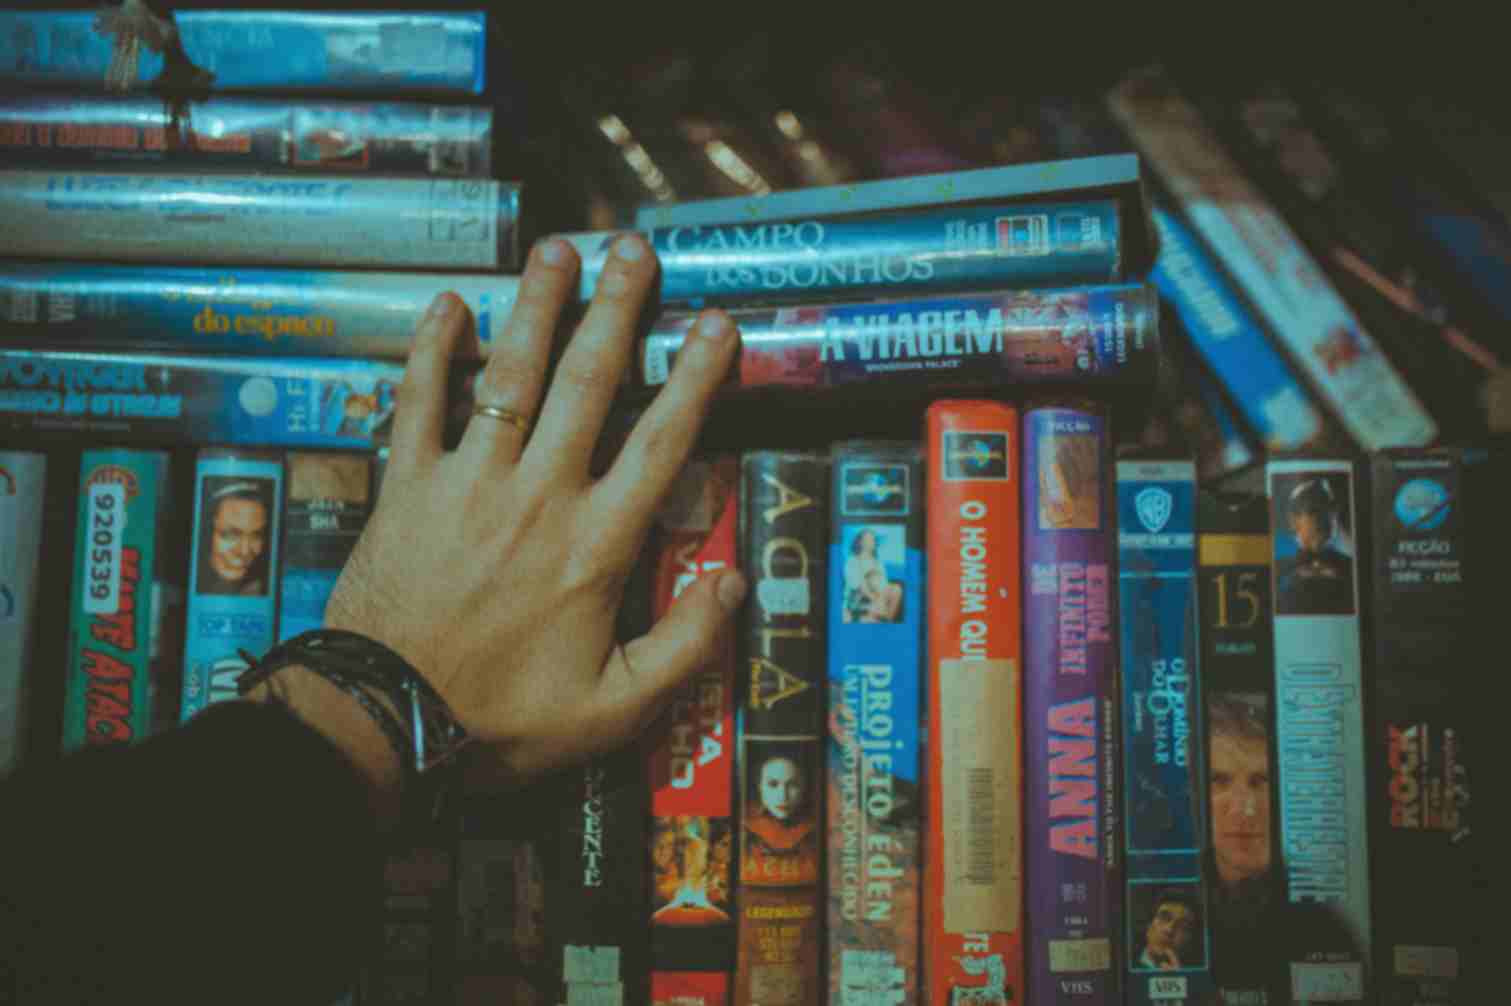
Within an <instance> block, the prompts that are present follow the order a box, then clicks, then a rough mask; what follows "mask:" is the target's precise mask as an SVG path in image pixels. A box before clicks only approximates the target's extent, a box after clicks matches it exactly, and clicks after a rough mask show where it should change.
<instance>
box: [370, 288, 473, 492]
mask: <svg viewBox="0 0 1511 1006" xmlns="http://www.w3.org/2000/svg"><path fill="white" fill-rule="evenodd" d="M469 336H470V337H472V338H473V339H475V338H476V336H475V335H473V332H472V312H471V311H469V310H468V309H467V305H466V304H465V303H463V301H462V299H461V298H460V297H458V296H457V295H456V294H454V293H450V292H447V293H442V294H440V295H438V296H437V297H436V299H435V300H433V301H431V302H430V307H429V309H428V310H427V311H426V312H425V316H424V317H423V318H421V319H420V323H419V325H418V326H416V328H415V335H414V342H413V344H412V345H411V346H410V349H409V362H408V363H407V364H406V365H405V367H404V380H403V382H402V383H401V384H400V385H399V395H398V403H397V407H396V408H395V411H394V420H393V439H392V441H390V445H389V446H390V459H391V461H390V464H391V466H392V467H393V468H394V469H399V468H403V467H406V466H409V465H414V464H423V463H426V462H429V461H433V460H435V458H437V457H439V456H440V453H441V432H442V429H443V428H444V427H445V425H446V377H447V372H448V370H449V369H450V366H451V359H452V357H453V355H455V353H456V351H457V348H458V343H459V342H460V341H461V340H462V339H463V338H464V337H469Z"/></svg>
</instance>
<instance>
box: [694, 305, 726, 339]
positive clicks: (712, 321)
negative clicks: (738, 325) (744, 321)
mask: <svg viewBox="0 0 1511 1006" xmlns="http://www.w3.org/2000/svg"><path fill="white" fill-rule="evenodd" d="M733 331H734V326H733V325H731V324H730V323H729V316H728V315H726V314H725V313H724V312H723V311H714V312H712V313H710V314H705V315H703V316H702V317H701V318H699V319H698V334H699V335H701V336H702V337H703V338H705V339H708V340H710V341H712V342H723V341H724V340H725V339H727V338H728V337H729V335H730V333H731V332H733Z"/></svg>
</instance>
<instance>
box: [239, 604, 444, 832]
mask: <svg viewBox="0 0 1511 1006" xmlns="http://www.w3.org/2000/svg"><path fill="white" fill-rule="evenodd" d="M242 657H243V658H244V659H246V661H247V665H248V666H247V670H246V671H244V672H242V674H241V676H240V677H239V678H238V679H237V683H236V687H237V692H238V694H240V695H246V694H247V693H248V692H250V691H251V690H252V689H253V688H256V687H257V686H258V685H260V684H262V683H263V682H264V681H267V680H268V679H269V678H270V677H271V676H272V675H273V674H274V673H276V672H277V671H279V670H281V669H283V668H285V667H293V666H299V667H303V668H305V669H306V670H308V671H310V672H311V673H313V674H317V675H319V676H320V677H323V678H325V679H326V680H327V681H330V682H331V683H332V684H334V685H336V686H337V687H338V688H341V689H342V690H343V691H345V692H347V693H348V694H350V695H351V696H352V698H353V699H354V700H356V701H357V702H358V704H360V705H361V706H362V708H363V709H364V710H365V711H366V712H367V714H368V715H369V716H371V717H372V718H373V719H374V721H376V722H377V724H378V726H379V728H380V729H382V731H383V734H384V736H385V737H386V738H387V739H388V743H389V744H390V745H391V746H392V747H393V749H394V753H395V754H396V755H397V756H398V758H399V765H400V771H401V775H402V779H403V783H402V789H401V792H400V805H401V808H402V809H401V823H402V824H403V825H404V826H406V827H413V826H418V825H422V824H424V823H425V822H427V821H430V820H433V818H434V815H435V814H436V812H437V808H438V806H439V801H440V798H441V797H442V796H443V795H444V789H445V780H444V778H443V777H444V776H445V774H446V773H444V772H443V771H441V770H442V768H443V767H444V766H446V765H447V763H449V762H450V761H451V759H452V758H453V756H454V755H455V754H456V752H457V751H459V750H460V749H461V748H462V747H464V746H465V745H466V744H467V743H468V741H469V740H470V738H469V737H468V736H467V731H466V730H465V729H464V728H463V727H462V725H461V724H460V723H458V722H457V721H456V718H455V717H454V716H452V714H451V710H450V709H449V708H448V707H447V706H446V702H445V700H444V699H442V698H441V696H440V695H439V694H438V693H437V692H436V691H435V689H434V688H432V687H431V686H430V683H429V682H427V681H426V680H425V679H424V678H423V677H422V676H421V675H420V673H419V672H418V671H416V670H415V669H414V668H413V667H411V666H410V664H409V662H408V661H406V660H405V659H404V658H403V657H401V656H399V655H398V654H397V653H395V652H394V651H393V650H391V649H389V648H388V647H387V646H384V645H383V644H382V643H379V642H378V641H377V640H374V639H370V638H368V637H367V636H363V635H360V634H358V633H355V632H347V631H344V630H340V629H315V630H312V631H310V632H305V633H302V634H300V635H298V636H295V637H293V638H292V639H289V640H286V641H285V642H283V643H280V644H278V645H277V646H275V647H273V648H272V649H271V650H269V651H268V652H267V653H266V654H264V655H263V657H262V659H261V660H258V659H255V658H253V657H251V656H250V655H248V654H245V653H243V654H242ZM380 699H386V700H387V703H388V705H387V706H385V705H384V703H383V702H382V701H380Z"/></svg>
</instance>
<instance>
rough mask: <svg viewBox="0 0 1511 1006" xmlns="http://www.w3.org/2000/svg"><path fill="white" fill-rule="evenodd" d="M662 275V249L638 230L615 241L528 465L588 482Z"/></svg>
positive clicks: (551, 393)
mask: <svg viewBox="0 0 1511 1006" xmlns="http://www.w3.org/2000/svg"><path fill="white" fill-rule="evenodd" d="M655 280H656V256H655V255H654V253H653V252H652V251H651V247H650V245H648V244H646V242H645V239H644V238H643V237H641V236H640V235H638V234H626V235H624V236H622V237H620V238H619V239H618V240H617V241H615V242H614V245H613V247H612V248H611V249H610V251H609V256H608V261H607V263H606V264H605V265H604V267H603V272H602V273H601V274H600V275H599V277H598V286H597V288H596V289H595V290H594V291H593V300H592V303H591V304H589V305H588V310H587V314H586V316H585V317H584V318H583V320H582V324H581V325H579V326H578V328H577V331H576V333H575V334H574V335H573V336H572V340H571V342H569V343H568V344H567V348H566V352H565V353H564V354H563V356H562V359H561V363H560V365H559V366H558V367H557V368H556V375H555V377H554V378H552V381H551V387H550V390H548V391H547V392H546V403H545V406H544V407H543V408H542V410H541V414H540V422H539V423H538V424H537V426H536V428H535V432H534V433H533V434H532V435H531V437H530V444H529V446H528V448H527V449H526V451H525V457H524V458H523V459H522V461H521V467H529V468H535V469H538V470H539V471H540V473H541V476H542V477H543V478H547V479H551V480H553V481H555V480H562V479H565V480H566V481H574V482H582V481H585V480H586V478H587V470H588V461H589V458H590V457H591V456H592V453H593V444H594V442H595V441H597V439H598V434H599V431H600V430H601V429H602V428H603V421H604V417H605V416H606V415H607V414H608V411H609V405H610V403H611V402H612V401H613V399H614V394H615V392H616V391H617V390H618V388H619V384H620V380H621V378H622V377H623V375H624V368H625V365H626V364H627V363H628V361H629V356H630V349H631V347H632V345H633V344H634V339H635V329H636V325H637V322H638V321H639V318H640V312H641V309H642V308H643V307H644V306H645V302H646V297H647V295H648V294H649V293H650V291H651V288H652V285H653V284H654V283H655Z"/></svg>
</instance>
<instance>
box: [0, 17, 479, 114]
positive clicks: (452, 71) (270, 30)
mask: <svg viewBox="0 0 1511 1006" xmlns="http://www.w3.org/2000/svg"><path fill="white" fill-rule="evenodd" d="M145 9H148V8H144V10H145ZM129 16H130V13H129V12H122V11H118V10H116V9H115V8H107V9H106V10H104V11H95V10H51V11H38V10H5V11H0V79H5V78H9V79H10V80H12V81H16V82H20V83H25V84H50V85H57V86H61V87H69V88H80V89H83V88H100V87H105V86H111V87H112V88H113V89H142V90H146V89H148V88H149V87H151V86H152V85H153V84H154V83H157V82H158V81H159V78H160V77H161V76H162V74H163V70H164V64H165V60H164V53H163V52H162V51H161V50H154V49H153V48H152V47H150V46H147V45H143V44H141V43H140V42H137V43H136V44H134V45H133V44H130V43H129V42H128V41H127V38H128V36H127V35H123V34H122V29H123V27H125V25H123V24H122V21H123V19H126V18H129ZM172 18H173V25H174V27H175V28H176V34H177V41H178V42H179V43H180V44H181V46H182V55H183V56H184V57H185V58H187V60H188V61H189V62H190V63H192V64H193V65H194V67H195V68H197V69H199V70H200V71H202V72H203V73H204V74H206V75H207V79H205V80H203V81H201V83H204V84H213V85H214V86H215V88H216V89H217V90H226V89H230V90H243V89H244V90H314V89H321V90H339V91H361V92H372V93H392V92H393V91H395V90H415V91H421V90H423V91H436V92H449V93H455V94H482V93H483V85H484V83H485V80H486V73H485V71H486V63H485V61H484V57H485V43H486V32H487V17H486V15H485V14H483V13H482V12H469V11H454V12H452V11H446V12H424V11H376V10H374V11H360V12H356V11H354V12H346V11H296V10H284V11H279V10H257V9H249V10H180V11H176V12H174V13H173V14H172ZM163 83H165V84H166V83H167V82H166V81H164V82H163ZM179 83H183V82H179Z"/></svg>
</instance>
